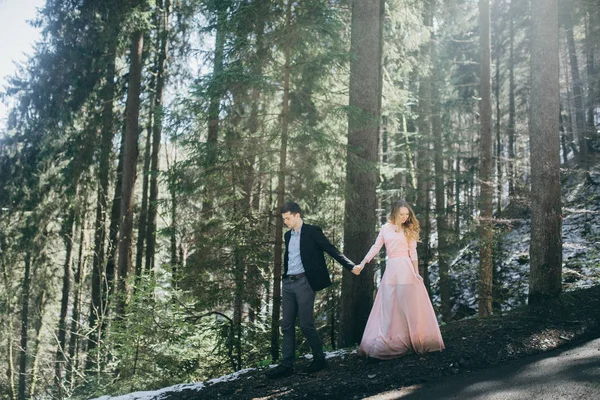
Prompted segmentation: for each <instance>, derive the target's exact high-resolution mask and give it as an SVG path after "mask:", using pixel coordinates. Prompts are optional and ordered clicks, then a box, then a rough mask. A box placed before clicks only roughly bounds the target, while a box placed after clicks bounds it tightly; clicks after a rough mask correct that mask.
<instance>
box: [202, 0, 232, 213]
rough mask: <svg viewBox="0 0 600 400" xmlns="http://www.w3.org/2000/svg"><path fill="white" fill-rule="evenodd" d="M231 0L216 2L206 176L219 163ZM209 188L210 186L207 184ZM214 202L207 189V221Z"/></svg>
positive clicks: (203, 209)
mask: <svg viewBox="0 0 600 400" xmlns="http://www.w3.org/2000/svg"><path fill="white" fill-rule="evenodd" d="M229 3H230V2H229V0H221V1H217V2H215V5H216V10H215V12H216V14H217V26H216V32H215V56H214V59H213V76H212V82H211V84H210V87H209V97H210V102H209V105H208V136H207V140H206V148H207V154H206V175H207V176H210V175H211V174H213V173H214V172H215V171H213V168H214V164H215V162H216V161H217V149H218V146H217V145H218V139H219V112H220V109H221V106H220V104H221V99H222V95H223V89H222V86H223V84H222V83H221V81H220V80H221V79H222V77H221V76H220V75H221V73H222V71H223V59H224V54H225V40H226V36H225V35H226V26H225V25H226V23H227V9H228V7H229ZM206 186H207V187H208V186H209V184H208V183H207V185H206ZM212 208H213V201H212V198H211V195H210V193H209V190H208V188H207V189H206V194H205V199H204V202H203V204H202V211H203V213H204V214H205V215H206V217H207V219H208V218H209V217H210V215H212V211H213V210H212Z"/></svg>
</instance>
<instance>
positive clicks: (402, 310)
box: [359, 257, 444, 359]
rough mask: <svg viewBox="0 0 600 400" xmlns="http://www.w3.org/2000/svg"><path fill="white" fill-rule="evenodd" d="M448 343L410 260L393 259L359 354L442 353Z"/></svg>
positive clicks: (374, 356)
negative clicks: (444, 339) (445, 341)
mask: <svg viewBox="0 0 600 400" xmlns="http://www.w3.org/2000/svg"><path fill="white" fill-rule="evenodd" d="M443 349H444V341H443V340H442V335H441V333H440V328H439V327H438V323H437V319H436V316H435V312H434V311H433V306H432V305H431V301H430V300H429V296H428V294H427V289H425V285H424V284H423V281H422V279H421V278H420V277H418V275H416V274H415V272H414V269H413V265H412V262H411V260H410V258H409V257H399V258H389V259H388V261H387V265H386V269H385V273H384V274H383V277H382V278H381V283H380V285H379V290H378V291H377V296H376V297H375V302H374V303H373V308H372V309H371V314H370V315H369V320H368V321H367V326H366V327H365V332H364V334H363V337H362V341H361V343H360V348H359V354H361V355H367V356H369V357H373V358H378V359H389V358H394V357H400V356H403V355H405V354H407V353H410V352H416V353H420V354H421V353H425V352H428V351H441V350H443Z"/></svg>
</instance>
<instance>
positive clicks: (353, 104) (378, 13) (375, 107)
mask: <svg viewBox="0 0 600 400" xmlns="http://www.w3.org/2000/svg"><path fill="white" fill-rule="evenodd" d="M383 15H384V1H383V0H355V1H354V2H353V3H352V21H351V39H350V52H351V55H352V56H351V59H350V109H351V110H352V111H351V113H350V114H349V115H348V154H347V162H346V198H345V210H346V211H345V215H344V239H345V240H344V242H345V243H344V249H345V253H346V255H347V256H348V258H350V259H351V260H355V261H359V260H361V259H362V258H363V257H364V256H365V254H367V252H368V250H369V248H370V246H371V245H372V243H373V242H374V241H375V237H376V231H375V229H376V227H377V225H378V220H377V211H376V207H377V197H376V188H377V180H378V171H377V161H378V157H377V150H378V147H379V146H378V139H379V122H380V121H379V119H380V114H381V84H382V81H381V79H382V74H381V55H382V46H383V40H382V36H383V35H382V32H383V31H382V30H383ZM373 275H374V271H373V268H367V269H366V270H365V271H364V272H363V273H362V274H361V275H360V276H355V275H353V274H352V273H351V272H349V271H347V270H344V271H343V272H342V295H341V299H340V303H341V313H340V330H339V345H340V347H347V346H350V345H352V344H355V343H359V342H360V339H361V337H362V334H363V331H364V328H365V325H366V323H367V319H368V317H369V312H370V310H371V305H372V302H373Z"/></svg>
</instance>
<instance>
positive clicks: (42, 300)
mask: <svg viewBox="0 0 600 400" xmlns="http://www.w3.org/2000/svg"><path fill="white" fill-rule="evenodd" d="M47 299H48V298H47V296H46V290H45V289H44V290H42V292H41V293H40V297H39V298H38V299H37V301H36V304H37V305H38V307H39V309H38V314H39V318H38V319H37V320H36V321H35V323H34V324H33V331H34V332H35V340H34V342H33V352H32V357H31V358H32V359H33V365H32V366H31V386H30V387H29V397H30V398H36V397H37V396H36V395H35V394H36V389H37V381H38V371H39V364H40V363H39V361H40V357H39V353H40V343H41V341H42V326H43V324H42V322H43V319H44V313H45V311H46V301H47Z"/></svg>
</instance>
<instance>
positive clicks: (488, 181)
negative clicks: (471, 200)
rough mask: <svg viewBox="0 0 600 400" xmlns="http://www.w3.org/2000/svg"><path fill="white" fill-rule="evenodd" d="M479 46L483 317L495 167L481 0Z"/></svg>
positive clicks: (486, 17)
mask: <svg viewBox="0 0 600 400" xmlns="http://www.w3.org/2000/svg"><path fill="white" fill-rule="evenodd" d="M479 29H480V36H479V46H480V52H481V53H480V54H481V60H480V66H481V70H480V76H479V78H480V89H479V95H480V97H481V105H480V116H481V117H480V120H481V131H480V135H481V136H480V140H479V145H480V147H479V182H480V185H481V186H480V187H481V192H480V193H481V194H480V199H479V237H480V241H479V243H480V244H479V284H478V309H479V312H478V313H479V316H480V317H488V316H489V315H490V314H491V313H492V272H493V262H492V239H493V234H494V232H493V225H492V208H493V196H494V188H493V181H492V179H493V164H492V99H491V97H492V94H491V73H490V63H491V56H490V3H489V0H479Z"/></svg>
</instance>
